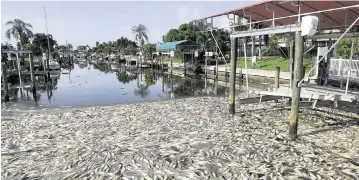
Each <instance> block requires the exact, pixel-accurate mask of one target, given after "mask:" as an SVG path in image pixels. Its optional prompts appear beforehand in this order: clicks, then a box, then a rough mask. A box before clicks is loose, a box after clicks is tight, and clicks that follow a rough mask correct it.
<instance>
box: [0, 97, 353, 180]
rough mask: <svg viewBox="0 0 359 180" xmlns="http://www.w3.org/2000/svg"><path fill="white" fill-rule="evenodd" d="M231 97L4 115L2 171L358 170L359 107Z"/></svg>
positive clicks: (261, 175)
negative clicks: (244, 101)
mask: <svg viewBox="0 0 359 180" xmlns="http://www.w3.org/2000/svg"><path fill="white" fill-rule="evenodd" d="M227 108H228V104H227V99H225V98H209V97H204V98H187V99H178V100H170V101H160V102H151V103H140V104H129V105H119V106H106V107H90V108H77V109H67V110H66V111H60V110H59V111H49V112H47V111H42V112H41V113H36V112H31V113H26V114H23V115H19V116H3V117H2V123H1V126H2V128H1V131H2V137H1V138H2V139H1V153H2V157H1V164H2V166H1V168H2V171H1V178H2V179H21V178H31V179H85V178H90V179H141V178H143V179H305V178H310V179H330V178H334V179H337V178H339V179H340V178H342V179H356V178H359V138H358V137H359V115H358V114H357V113H356V112H355V110H357V109H358V106H355V105H353V106H348V107H345V108H343V109H333V108H328V107H326V108H324V107H320V108H317V109H314V110H313V109H303V110H302V111H301V114H300V120H299V129H298V131H299V138H298V140H297V141H295V142H294V141H291V140H288V138H287V132H288V122H289V119H288V118H289V113H290V110H289V109H288V108H285V107H283V105H282V104H281V103H275V102H266V103H260V104H249V105H241V106H239V105H237V109H236V110H237V113H236V115H235V116H234V117H231V116H229V115H228V113H227V112H228V109H227Z"/></svg>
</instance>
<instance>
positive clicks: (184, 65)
mask: <svg viewBox="0 0 359 180" xmlns="http://www.w3.org/2000/svg"><path fill="white" fill-rule="evenodd" d="M182 58H183V70H184V75H185V76H186V60H185V58H184V52H183V54H182Z"/></svg>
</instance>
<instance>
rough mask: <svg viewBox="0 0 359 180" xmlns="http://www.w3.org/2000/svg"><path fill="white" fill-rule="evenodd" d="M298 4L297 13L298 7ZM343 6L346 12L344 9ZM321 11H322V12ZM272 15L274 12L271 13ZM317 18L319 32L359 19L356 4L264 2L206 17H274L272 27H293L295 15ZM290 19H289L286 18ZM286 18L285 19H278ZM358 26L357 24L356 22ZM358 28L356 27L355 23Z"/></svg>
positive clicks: (340, 2) (266, 22) (358, 3)
mask: <svg viewBox="0 0 359 180" xmlns="http://www.w3.org/2000/svg"><path fill="white" fill-rule="evenodd" d="M298 2H299V3H300V12H299V8H298V4H299V3H298ZM345 7H347V9H344V8H345ZM323 11H324V12H323ZM273 12H274V13H273ZM313 12H315V13H314V14H312V15H315V16H317V17H318V18H319V28H320V29H334V28H340V27H346V26H349V25H350V24H352V23H353V22H354V20H355V19H356V18H357V17H358V16H359V1H341V0H334V1H333V0H332V1H274V0H265V1H261V2H259V3H255V4H252V5H248V6H244V7H241V8H237V9H233V10H230V11H227V12H222V13H219V14H215V15H212V16H209V17H206V18H204V19H207V18H213V17H218V16H222V15H228V14H235V15H238V16H239V17H243V18H247V19H249V17H248V15H251V17H252V21H253V22H258V21H265V20H270V19H273V14H274V17H275V18H281V19H277V20H275V24H276V25H288V24H295V23H296V22H297V20H298V17H297V15H298V14H304V15H306V14H308V13H313ZM287 16H290V17H287ZM282 17H287V18H282ZM263 24H264V25H266V26H271V25H272V22H271V21H265V22H263ZM357 24H358V23H357ZM358 25H359V24H358Z"/></svg>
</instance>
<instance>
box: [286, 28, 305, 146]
mask: <svg viewBox="0 0 359 180" xmlns="http://www.w3.org/2000/svg"><path fill="white" fill-rule="evenodd" d="M303 46H304V43H303V37H302V33H301V32H300V31H298V32H296V35H295V54H294V56H295V59H294V82H298V81H299V80H300V78H301V76H302V73H303ZM300 90H301V88H300V86H293V87H292V108H291V112H290V121H289V136H290V138H292V139H293V140H295V139H296V138H297V131H298V114H299V100H300Z"/></svg>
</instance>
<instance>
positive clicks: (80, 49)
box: [77, 45, 86, 51]
mask: <svg viewBox="0 0 359 180" xmlns="http://www.w3.org/2000/svg"><path fill="white" fill-rule="evenodd" d="M77 50H78V51H86V46H83V45H78V46H77Z"/></svg>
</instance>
